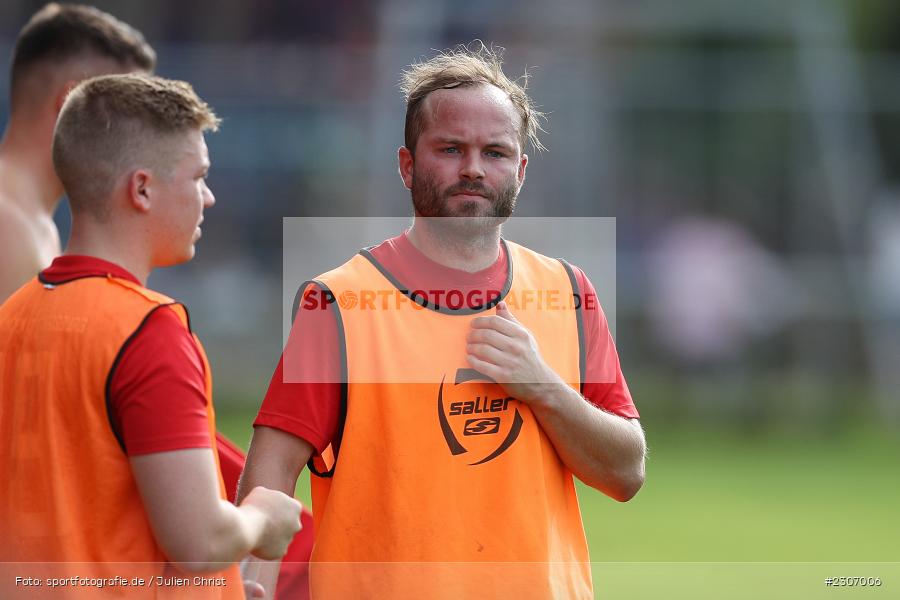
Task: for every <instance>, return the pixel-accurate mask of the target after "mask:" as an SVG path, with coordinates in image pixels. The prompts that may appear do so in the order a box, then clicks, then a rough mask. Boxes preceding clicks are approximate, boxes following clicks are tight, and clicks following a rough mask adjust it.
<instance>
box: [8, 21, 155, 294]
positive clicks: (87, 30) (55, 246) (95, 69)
mask: <svg viewBox="0 0 900 600" xmlns="http://www.w3.org/2000/svg"><path fill="white" fill-rule="evenodd" d="M155 66H156V53H155V52H154V51H153V48H151V47H150V45H149V44H147V42H146V41H145V40H144V36H143V35H142V34H141V32H139V31H137V30H136V29H134V28H133V27H131V26H129V25H127V24H126V23H123V22H122V21H119V20H118V19H116V18H115V17H113V16H112V15H109V14H107V13H105V12H102V11H100V10H97V9H96V8H93V7H90V6H80V5H74V4H71V5H70V4H66V5H60V4H56V3H51V4H48V5H46V6H45V7H44V8H42V9H41V10H39V11H38V12H37V13H35V14H34V16H32V17H31V19H30V20H29V21H28V23H27V24H26V25H25V27H24V28H23V29H22V31H21V32H20V33H19V37H18V39H17V41H16V46H15V50H14V51H13V58H12V70H11V73H10V99H9V100H10V117H9V123H7V126H6V131H5V132H4V134H3V140H2V141H0V302H3V301H4V300H5V299H6V298H7V297H8V296H9V295H10V294H12V293H13V292H14V291H15V290H16V289H18V288H19V287H20V286H21V285H22V284H24V283H25V282H26V281H28V280H29V279H31V278H32V277H34V276H35V274H36V273H37V272H38V271H40V270H41V269H43V268H45V267H47V266H48V265H49V264H50V261H52V260H53V259H54V258H55V257H56V256H57V255H59V253H60V241H59V231H58V230H57V228H56V224H55V223H54V222H53V213H54V212H55V211H56V208H57V206H58V204H59V201H60V198H61V196H62V193H63V188H62V183H61V182H60V180H59V177H57V176H56V173H55V172H54V170H53V163H52V161H51V158H50V145H51V143H52V141H53V128H54V126H55V124H56V117H57V115H58V114H59V109H60V107H61V106H62V104H63V101H64V100H65V98H66V94H68V92H69V90H71V89H72V87H73V86H75V85H76V84H77V83H78V82H79V81H81V80H83V79H85V78H88V77H93V76H95V75H104V74H110V73H127V72H132V71H140V72H147V73H149V72H152V71H153V69H154V67H155Z"/></svg>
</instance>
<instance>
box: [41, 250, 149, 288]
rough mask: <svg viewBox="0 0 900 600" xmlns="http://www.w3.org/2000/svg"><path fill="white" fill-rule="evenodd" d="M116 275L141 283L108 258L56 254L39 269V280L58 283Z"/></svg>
mask: <svg viewBox="0 0 900 600" xmlns="http://www.w3.org/2000/svg"><path fill="white" fill-rule="evenodd" d="M107 276H110V277H118V278H119V279H125V280H127V281H131V282H132V283H136V284H138V285H141V282H140V281H138V279H137V277H135V276H134V275H132V274H131V273H129V272H128V271H126V270H125V269H123V268H122V267H120V266H119V265H117V264H115V263H111V262H109V261H108V260H103V259H102V258H97V257H95V256H80V255H77V254H71V255H64V256H57V257H56V258H54V259H53V262H52V263H51V264H50V266H49V267H47V268H46V269H44V270H43V271H41V281H44V282H46V283H54V284H60V283H65V282H67V281H72V280H73V279H82V278H84V277H107Z"/></svg>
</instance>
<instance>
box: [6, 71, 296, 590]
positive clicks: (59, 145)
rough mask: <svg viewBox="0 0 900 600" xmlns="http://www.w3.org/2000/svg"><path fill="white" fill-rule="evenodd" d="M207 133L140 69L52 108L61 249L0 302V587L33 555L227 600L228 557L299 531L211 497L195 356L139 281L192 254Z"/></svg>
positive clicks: (232, 581) (167, 308)
mask: <svg viewBox="0 0 900 600" xmlns="http://www.w3.org/2000/svg"><path fill="white" fill-rule="evenodd" d="M217 125H218V119H217V117H216V116H215V115H214V114H213V112H212V110H211V109H210V108H209V107H208V106H207V105H206V104H205V103H204V102H203V101H201V100H200V99H199V98H198V97H197V96H196V94H195V93H194V91H193V90H192V89H191V87H190V85H188V84H187V83H184V82H178V81H170V80H165V79H162V78H158V77H152V76H147V75H135V74H126V75H107V76H101V77H97V78H93V79H89V80H87V81H85V82H83V83H82V84H80V85H79V86H77V87H76V88H75V89H74V90H73V91H72V92H71V93H70V94H69V96H68V97H67V99H66V101H65V103H64V105H63V107H62V111H61V113H60V118H59V122H58V124H57V127H56V130H55V134H54V141H53V163H54V165H55V167H56V170H57V172H58V173H59V177H60V180H61V181H62V183H63V185H64V187H65V190H66V193H67V195H68V197H69V199H70V202H71V207H72V235H71V239H70V241H69V244H68V246H67V248H66V251H65V253H64V255H63V256H60V257H58V258H56V259H55V260H54V261H53V263H52V264H51V265H50V267H48V268H47V269H45V270H43V271H42V272H41V273H40V274H39V276H38V277H36V278H34V279H32V280H31V281H30V282H29V283H28V284H26V285H25V286H24V287H22V288H21V289H20V290H19V291H17V292H16V293H15V294H14V295H13V296H12V297H10V298H9V299H8V300H7V302H5V303H4V304H3V305H2V306H0V360H2V363H0V444H3V451H2V452H0V472H3V473H4V474H5V476H6V477H7V479H6V481H5V482H4V485H3V486H2V487H0V532H2V533H0V535H2V538H3V539H2V544H0V561H2V562H3V563H7V565H6V567H7V570H8V569H9V568H10V567H9V563H30V566H29V565H24V566H23V565H22V564H19V565H18V566H16V567H15V568H16V569H17V572H15V573H4V574H3V575H4V577H3V579H2V583H0V585H2V586H8V585H9V586H12V583H11V582H12V581H13V580H14V577H11V575H24V574H26V573H25V572H24V571H27V570H28V569H34V568H39V564H41V563H42V564H43V565H45V566H44V567H41V568H46V569H49V575H58V573H56V572H55V571H54V569H59V570H66V569H68V570H67V571H65V573H66V574H67V575H71V576H79V577H95V578H110V577H113V576H117V575H122V574H123V573H129V574H131V575H132V576H140V577H142V578H143V579H144V580H146V581H148V582H149V583H148V584H147V585H146V586H144V587H142V588H139V589H135V588H129V590H128V594H127V597H129V598H130V597H143V596H146V597H167V596H166V594H167V593H172V592H173V590H172V589H170V588H173V587H174V588H177V587H178V585H177V583H173V582H177V581H178V577H179V576H180V577H183V576H184V573H183V572H179V571H176V570H175V566H177V567H178V568H179V569H181V570H182V571H186V572H188V573H214V574H215V576H214V577H213V576H211V577H208V578H204V579H199V580H188V581H193V584H191V589H190V594H189V596H188V597H191V598H242V597H243V596H244V590H243V586H242V584H241V581H240V577H239V574H238V572H237V568H236V566H235V565H234V563H235V561H238V560H240V559H241V558H242V557H244V556H245V555H246V554H248V553H253V554H255V555H257V556H259V557H263V558H279V557H281V556H282V555H283V554H284V552H285V550H286V549H287V546H288V543H289V542H290V540H291V539H292V537H293V535H294V533H296V532H297V531H298V530H299V528H300V523H299V512H300V505H299V503H298V502H297V501H295V500H294V499H293V498H290V497H288V496H286V495H285V494H283V493H281V492H278V491H272V490H269V489H265V488H262V487H257V488H256V489H254V490H252V491H251V492H250V493H249V494H248V495H246V497H245V498H244V499H243V502H241V503H240V504H239V505H238V506H234V505H233V504H231V503H230V502H228V501H227V499H226V494H225V490H224V486H223V483H222V479H221V474H220V473H219V470H218V465H217V459H216V454H215V447H216V440H215V418H214V412H213V408H212V382H211V376H210V369H209V365H208V363H207V361H206V357H205V354H204V353H203V349H202V346H201V345H200V343H199V341H198V340H197V338H196V336H194V335H193V334H192V333H191V331H190V321H189V318H188V315H187V311H186V309H185V308H184V307H183V306H182V305H180V304H178V303H176V302H175V301H173V300H171V299H170V298H167V297H165V296H163V295H162V294H158V293H156V292H153V291H152V290H149V289H147V288H146V287H145V285H146V281H147V277H148V275H149V274H150V272H151V270H152V269H154V268H157V267H164V266H169V265H176V264H179V263H183V262H185V261H188V260H190V259H191V258H192V257H193V256H194V252H195V244H196V243H197V241H198V240H199V238H200V235H201V231H200V224H201V222H202V221H203V212H204V210H205V209H207V208H209V207H211V206H212V205H213V204H214V198H213V195H212V193H211V192H210V190H209V188H208V187H207V185H206V181H205V180H206V175H207V173H208V170H209V167H210V162H209V157H208V153H207V148H206V144H205V142H204V135H203V132H204V131H207V130H215V129H216V127H217ZM75 563H80V564H75ZM44 573H45V576H46V575H48V572H47V571H45V572H44ZM157 577H161V578H162V579H157ZM11 591H16V590H11ZM29 591H30V592H33V591H35V590H29ZM37 591H40V590H37ZM67 592H71V594H72V595H78V594H81V595H82V596H83V597H97V596H101V595H103V594H113V595H114V594H121V593H123V592H122V590H121V589H117V588H116V587H115V586H113V587H110V588H104V589H96V588H91V587H87V588H81V589H78V588H76V589H71V590H67ZM4 597H6V596H5V595H4Z"/></svg>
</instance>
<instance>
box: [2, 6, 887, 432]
mask: <svg viewBox="0 0 900 600" xmlns="http://www.w3.org/2000/svg"><path fill="white" fill-rule="evenodd" d="M93 4H95V5H96V6H98V7H99V8H102V9H104V10H107V11H109V12H111V13H113V14H115V15H116V16H118V17H120V18H122V19H123V20H125V21H127V22H129V23H131V24H133V25H135V26H136V27H138V28H139V29H141V30H142V31H143V32H144V34H145V35H146V36H147V39H148V41H150V43H151V44H153V45H154V47H155V48H156V49H157V51H158V54H159V68H158V72H159V74H161V75H163V76H166V77H173V78H180V79H186V80H188V81H190V82H192V83H193V85H194V86H195V88H196V89H197V91H198V92H199V94H200V95H201V96H202V97H203V98H204V99H206V100H207V101H209V102H210V104H211V105H212V106H213V107H214V108H215V109H216V110H217V112H218V113H219V114H220V115H221V116H222V117H223V119H224V124H223V127H222V128H221V130H220V132H218V133H216V134H212V135H210V136H209V138H208V143H209V147H210V153H211V157H212V162H213V169H212V172H211V176H210V186H211V188H212V189H213V192H214V193H215V194H216V197H217V204H216V206H215V207H214V208H213V209H212V210H210V211H209V213H208V214H207V217H206V227H204V237H203V241H202V243H201V244H200V246H199V248H198V255H197V258H196V259H195V260H194V261H193V262H192V263H190V264H187V265H184V266H180V267H177V268H173V269H168V270H164V271H160V272H158V273H156V274H154V275H153V276H152V277H151V285H152V286H153V287H157V288H159V289H162V290H163V291H166V292H168V293H170V294H172V295H174V296H176V297H178V298H180V299H182V300H184V301H185V302H186V303H187V305H188V306H189V307H190V309H191V312H192V317H193V322H194V324H195V327H196V329H197V330H198V332H199V334H200V336H201V338H202V339H203V340H204V342H205V344H206V346H207V349H208V351H209V354H210V357H211V360H212V363H213V366H214V369H215V376H216V382H217V390H218V392H217V393H218V402H219V403H220V404H221V403H224V404H226V405H227V404H229V403H232V404H242V405H245V406H248V407H255V406H256V405H257V404H258V402H259V401H260V400H261V398H262V395H263V393H264V391H265V388H266V384H267V382H268V378H269V376H270V374H271V371H272V369H273V367H274V365H275V363H276V361H277V357H278V354H279V352H280V350H281V342H282V335H281V319H282V306H281V297H282V290H281V275H282V263H281V261H282V254H281V247H282V218H283V217H288V216H293V217H297V216H301V217H324V216H328V217H335V216H347V217H350V216H352V217H364V216H373V217H374V216H379V217H381V216H402V215H406V214H408V213H409V210H410V209H409V199H408V195H407V193H406V192H405V190H404V189H403V187H402V186H401V184H400V180H399V177H398V176H397V172H396V171H397V167H396V151H397V148H398V147H399V146H400V145H402V140H403V116H404V105H403V99H402V97H401V95H400V93H399V91H398V89H397V82H398V80H399V76H400V72H401V71H402V69H403V68H404V67H405V66H406V65H407V64H409V63H410V62H411V61H414V60H417V59H423V58H427V57H429V56H431V55H432V54H433V52H434V50H435V49H442V48H446V47H450V46H453V45H455V44H458V43H467V42H470V41H472V40H474V39H476V38H477V39H481V40H484V41H485V42H487V43H494V44H496V45H499V46H503V47H505V48H506V50H507V51H506V65H507V67H506V68H507V73H509V74H520V73H523V72H524V71H525V70H526V68H527V69H528V70H529V72H530V73H531V74H532V78H531V81H530V84H529V89H530V91H531V93H532V94H533V97H534V98H535V99H536V101H537V103H538V104H539V105H540V107H541V108H542V110H544V111H546V112H547V113H548V114H549V125H548V127H547V129H548V132H547V135H546V137H545V144H546V145H547V147H548V148H549V152H545V153H534V152H532V153H531V162H530V164H529V170H528V175H529V176H528V181H527V183H526V185H525V187H524V188H523V191H522V194H521V196H520V201H519V209H518V214H521V215H524V216H532V217H535V216H548V217H549V216H552V217H574V218H578V217H616V218H617V243H618V247H617V277H618V281H617V285H618V287H617V293H618V297H617V311H616V318H617V327H616V331H617V343H618V347H619V351H620V354H621V359H622V364H623V367H624V370H625V374H626V376H627V377H628V379H629V383H630V385H631V388H632V391H633V392H634V394H635V400H636V403H637V405H638V407H639V409H640V410H641V411H642V413H643V414H644V416H645V418H646V419H649V420H651V421H652V420H653V419H661V418H664V419H671V420H675V419H683V420H685V421H696V420H702V421H712V422H721V423H728V424H731V425H734V426H735V427H738V428H741V429H747V430H750V431H753V430H756V429H760V428H766V427H768V426H770V425H772V424H779V425H783V424H785V423H790V424H791V426H796V427H807V428H810V429H816V430H831V429H833V428H836V427H840V426H842V425H843V424H845V423H847V422H855V421H873V420H880V421H882V422H888V423H893V424H894V426H900V193H898V191H897V190H898V182H900V3H898V2H895V1H893V0H791V1H788V2H784V1H773V0H759V1H757V2H752V3H747V2H737V1H723V0H683V1H681V2H671V1H668V0H640V1H636V0H630V1H625V0H604V1H595V0H566V1H563V2H552V3H551V2H541V1H538V0H525V1H515V2H514V1H511V0H504V1H497V2H480V1H474V0H455V1H453V2H450V1H447V0H435V1H431V2H416V1H413V0H382V1H380V2H375V1H371V2H370V1H365V0H334V1H331V2H300V1H291V0H255V1H252V0H219V1H215V2H212V1H196V2H183V1H175V0H157V1H155V2H142V1H140V0H121V1H115V2H113V1H104V0H97V1H96V2H93ZM42 5H43V2H40V1H24V0H4V2H3V3H2V4H0V58H2V59H3V62H4V64H8V62H9V55H10V52H11V49H12V46H13V43H14V39H15V35H16V33H17V32H18V30H19V28H20V27H21V26H22V25H23V24H24V23H25V21H26V20H27V19H28V17H29V16H30V15H31V13H33V12H34V11H35V10H37V9H38V8H39V7H40V6H42ZM7 85H8V82H7V81H6V80H5V79H3V80H2V82H0V86H2V88H0V116H3V117H4V119H5V115H6V113H7V112H8V99H7V91H8V90H7ZM59 220H60V222H61V224H62V226H63V231H64V234H65V230H66V222H67V215H66V214H65V211H62V212H61V214H60V215H59ZM310 275H315V274H314V273H311V274H310ZM594 283H595V285H596V286H597V287H598V288H600V287H602V286H604V285H609V284H608V283H605V282H604V281H601V280H595V281H594ZM601 295H602V294H601Z"/></svg>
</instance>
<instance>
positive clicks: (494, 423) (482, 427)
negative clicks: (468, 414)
mask: <svg viewBox="0 0 900 600" xmlns="http://www.w3.org/2000/svg"><path fill="white" fill-rule="evenodd" d="M498 431H500V417H492V418H490V419H469V420H468V421H466V428H465V429H463V435H487V434H489V433H497V432H498Z"/></svg>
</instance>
